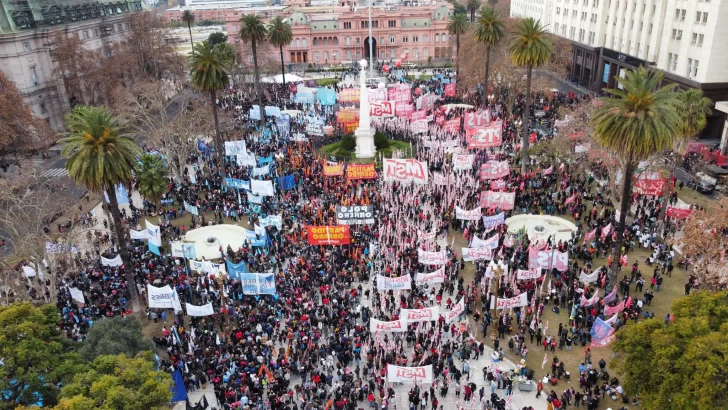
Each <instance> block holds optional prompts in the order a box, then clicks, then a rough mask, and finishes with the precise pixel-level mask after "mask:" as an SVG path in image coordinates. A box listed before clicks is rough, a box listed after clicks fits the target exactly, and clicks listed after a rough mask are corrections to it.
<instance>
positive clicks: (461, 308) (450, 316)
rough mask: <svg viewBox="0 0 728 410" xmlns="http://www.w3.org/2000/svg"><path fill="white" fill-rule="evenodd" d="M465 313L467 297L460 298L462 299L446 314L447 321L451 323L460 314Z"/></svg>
mask: <svg viewBox="0 0 728 410" xmlns="http://www.w3.org/2000/svg"><path fill="white" fill-rule="evenodd" d="M464 313H465V298H464V297H462V298H460V301H459V302H458V303H456V304H455V305H454V306H453V307H452V309H451V310H450V311H449V312H447V314H446V315H445V322H447V323H450V322H452V321H453V320H455V319H457V318H458V316H460V315H462V314H464Z"/></svg>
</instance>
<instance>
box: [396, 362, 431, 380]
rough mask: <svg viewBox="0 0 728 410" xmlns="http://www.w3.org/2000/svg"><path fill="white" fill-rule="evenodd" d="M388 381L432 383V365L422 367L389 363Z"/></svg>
mask: <svg viewBox="0 0 728 410" xmlns="http://www.w3.org/2000/svg"><path fill="white" fill-rule="evenodd" d="M387 382H389V383H432V365H428V366H420V367H402V366H395V365H393V364H388V365H387Z"/></svg>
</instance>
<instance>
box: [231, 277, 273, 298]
mask: <svg viewBox="0 0 728 410" xmlns="http://www.w3.org/2000/svg"><path fill="white" fill-rule="evenodd" d="M239 275H240V282H241V284H242V287H243V294H246V295H275V294H276V282H275V274H273V273H255V272H242V273H240V274H239Z"/></svg>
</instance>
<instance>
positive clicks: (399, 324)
mask: <svg viewBox="0 0 728 410" xmlns="http://www.w3.org/2000/svg"><path fill="white" fill-rule="evenodd" d="M369 331H370V332H372V333H377V332H406V331H407V322H405V321H404V320H402V319H399V320H393V321H391V322H382V321H381V320H377V319H373V318H372V319H369Z"/></svg>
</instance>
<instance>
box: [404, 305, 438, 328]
mask: <svg viewBox="0 0 728 410" xmlns="http://www.w3.org/2000/svg"><path fill="white" fill-rule="evenodd" d="M439 318H440V308H439V307H437V306H433V307H430V308H424V309H401V310H400V311H399V320H404V321H405V322H406V323H407V324H410V323H415V322H429V321H430V320H437V319H439Z"/></svg>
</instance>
